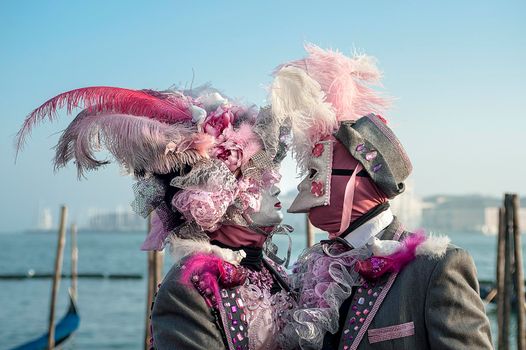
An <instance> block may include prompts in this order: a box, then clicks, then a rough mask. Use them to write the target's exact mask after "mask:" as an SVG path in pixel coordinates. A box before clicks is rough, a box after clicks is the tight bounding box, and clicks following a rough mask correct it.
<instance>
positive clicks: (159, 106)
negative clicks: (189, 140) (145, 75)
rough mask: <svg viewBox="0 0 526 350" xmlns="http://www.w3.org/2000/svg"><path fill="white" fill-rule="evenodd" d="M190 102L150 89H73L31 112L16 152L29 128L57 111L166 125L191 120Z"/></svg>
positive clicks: (17, 141)
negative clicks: (119, 116) (110, 115)
mask: <svg viewBox="0 0 526 350" xmlns="http://www.w3.org/2000/svg"><path fill="white" fill-rule="evenodd" d="M189 106H190V101H188V100H187V99H186V98H185V97H183V96H182V95H181V94H176V93H165V92H156V91H153V90H130V89H123V88H117V87H109V86H94V87H86V88H81V89H75V90H71V91H67V92H64V93H62V94H60V95H57V96H55V97H53V98H51V99H49V100H48V101H46V102H45V103H44V104H42V105H41V106H40V107H38V108H36V109H35V110H34V111H33V112H31V113H30V114H29V115H28V116H27V117H26V119H25V120H24V123H23V125H22V128H21V129H20V131H19V132H18V134H17V137H16V149H17V153H18V151H19V150H20V149H21V148H22V146H23V145H24V143H25V139H26V137H27V136H28V134H29V133H30V132H31V129H32V128H33V127H34V126H35V125H36V124H38V123H39V122H41V121H42V120H44V119H45V118H46V117H47V118H48V119H49V120H50V121H53V120H54V119H55V117H56V112H57V110H59V109H62V108H66V110H67V112H68V114H71V112H72V110H73V109H74V108H77V107H84V108H86V109H87V110H88V111H90V112H108V113H116V114H131V115H136V116H144V117H148V118H152V119H156V120H159V121H164V122H167V123H176V122H180V121H185V120H191V118H192V114H191V112H190V111H189Z"/></svg>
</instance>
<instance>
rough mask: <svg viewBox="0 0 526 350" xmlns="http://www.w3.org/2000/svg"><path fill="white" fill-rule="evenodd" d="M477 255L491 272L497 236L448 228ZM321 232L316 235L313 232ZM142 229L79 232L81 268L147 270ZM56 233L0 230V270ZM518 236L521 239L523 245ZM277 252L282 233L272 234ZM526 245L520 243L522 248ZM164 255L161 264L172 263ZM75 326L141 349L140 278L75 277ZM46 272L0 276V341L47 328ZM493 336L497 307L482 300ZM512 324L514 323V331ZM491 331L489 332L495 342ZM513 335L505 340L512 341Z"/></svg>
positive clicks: (51, 245)
mask: <svg viewBox="0 0 526 350" xmlns="http://www.w3.org/2000/svg"><path fill="white" fill-rule="evenodd" d="M449 236H450V238H451V239H452V241H453V243H454V244H456V245H458V246H461V247H463V248H466V249H467V250H468V251H469V252H470V253H471V255H472V256H473V258H474V260H475V264H476V266H477V270H478V274H479V279H481V280H494V278H495V256H496V237H495V236H484V235H482V234H476V233H452V234H449ZM292 238H293V249H292V256H293V257H296V256H298V254H299V253H300V252H301V250H302V249H303V248H304V247H305V241H306V240H305V235H304V233H300V232H296V233H293V236H292ZM317 238H318V239H322V238H323V237H322V236H319V237H317ZM143 239H144V234H142V233H92V232H81V233H79V235H78V247H79V261H78V271H79V273H105V274H140V275H143V276H145V275H146V253H145V252H142V251H140V250H139V247H140V245H141V243H142V241H143ZM56 240H57V236H56V235H55V234H49V233H48V234H37V233H12V234H0V247H2V249H1V253H0V275H5V274H26V273H28V271H33V272H34V273H37V274H38V273H51V272H52V270H53V265H54V256H55V250H56ZM525 240H526V239H524V237H523V246H526V245H525V243H524V241H525ZM275 241H276V242H277V243H278V245H279V246H280V249H281V251H282V252H284V251H286V246H287V244H288V239H287V238H286V237H283V236H277V237H275ZM523 251H524V249H523ZM69 256H70V246H69V242H68V243H67V244H66V247H65V254H64V266H63V272H64V273H67V274H68V273H70V259H69ZM170 265H171V263H170V257H169V255H167V256H165V265H164V272H166V271H168V269H169V268H170ZM69 284H70V280H69V279H67V278H66V279H63V280H62V282H61V287H60V290H59V294H58V298H57V311H56V315H57V316H56V319H60V317H61V315H63V314H64V313H65V312H66V309H67V306H68V295H67V289H68V287H69ZM78 289H79V290H78V311H79V314H80V316H81V323H80V328H79V330H78V331H77V332H76V334H75V336H74V337H73V339H71V341H69V342H68V343H67V345H66V346H65V347H64V349H77V350H80V349H90V350H91V349H130V350H131V349H142V348H143V345H142V344H143V338H144V329H145V325H144V323H145V317H144V315H145V312H146V308H147V306H146V278H142V279H136V280H133V279H129V280H115V279H111V280H110V279H85V278H83V279H80V280H79V283H78ZM50 290H51V279H23V280H1V279H0V310H1V311H0V349H2V350H3V349H9V348H11V347H13V346H15V345H18V344H21V343H24V342H26V341H28V340H30V339H33V338H35V337H37V336H40V335H41V334H43V333H45V332H46V331H47V322H48V317H49V303H50ZM487 314H488V316H489V317H490V320H491V323H492V332H493V335H494V336H493V338H496V334H497V333H496V331H497V329H496V310H495V306H494V305H489V306H488V307H487ZM514 332H515V330H514V329H513V328H512V333H514ZM495 340H496V339H494V342H495ZM514 342H515V341H514V340H511V343H512V346H514V345H515V344H514Z"/></svg>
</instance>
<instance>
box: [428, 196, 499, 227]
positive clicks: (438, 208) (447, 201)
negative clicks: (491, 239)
mask: <svg viewBox="0 0 526 350" xmlns="http://www.w3.org/2000/svg"><path fill="white" fill-rule="evenodd" d="M424 202H425V206H424V209H423V211H422V226H423V227H425V228H426V229H428V230H431V231H438V232H484V226H485V221H486V208H487V207H495V206H497V205H498V203H499V200H498V199H496V198H493V197H484V196H478V195H468V196H443V195H439V196H432V197H427V198H425V199H424Z"/></svg>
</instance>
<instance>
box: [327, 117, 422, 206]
mask: <svg viewBox="0 0 526 350" xmlns="http://www.w3.org/2000/svg"><path fill="white" fill-rule="evenodd" d="M334 136H335V137H336V138H337V139H338V140H339V141H340V142H341V143H342V144H343V145H344V146H345V147H346V148H347V150H348V151H349V152H350V153H351V155H352V156H353V157H354V158H356V160H357V161H359V162H360V163H361V164H362V165H363V167H364V169H365V170H366V171H367V173H368V174H369V176H370V177H371V179H372V180H373V181H374V182H375V183H376V185H377V186H378V187H379V188H380V189H381V190H382V191H383V192H384V193H385V194H386V195H387V196H388V197H389V198H394V197H396V196H397V195H399V194H400V193H402V192H404V189H405V186H404V181H405V179H407V177H408V176H409V174H411V171H412V170H413V166H412V165H411V161H410V160H409V157H408V156H407V154H406V152H405V150H404V148H403V147H402V144H401V143H400V141H399V140H398V138H397V137H396V136H395V135H394V133H393V131H392V130H391V129H389V127H387V125H386V124H385V122H384V121H383V120H382V118H381V117H380V116H378V115H375V114H369V115H367V116H365V117H362V118H360V119H358V120H357V121H343V122H341V124H340V128H339V129H338V131H337V132H336V134H334Z"/></svg>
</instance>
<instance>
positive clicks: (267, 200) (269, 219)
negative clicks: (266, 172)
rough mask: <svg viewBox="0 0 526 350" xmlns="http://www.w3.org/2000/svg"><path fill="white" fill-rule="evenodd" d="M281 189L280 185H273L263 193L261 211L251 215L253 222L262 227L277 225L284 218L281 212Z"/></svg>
mask: <svg viewBox="0 0 526 350" xmlns="http://www.w3.org/2000/svg"><path fill="white" fill-rule="evenodd" d="M280 192H281V190H280V189H279V187H278V186H276V185H273V186H272V187H271V188H269V189H267V190H264V191H263V192H262V193H261V204H260V208H259V211H256V212H254V213H251V214H250V215H249V217H250V219H252V223H253V224H254V225H257V226H261V227H271V226H276V225H279V224H280V223H281V221H282V220H283V213H282V212H281V202H280V200H279V198H278V195H279V194H280Z"/></svg>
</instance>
